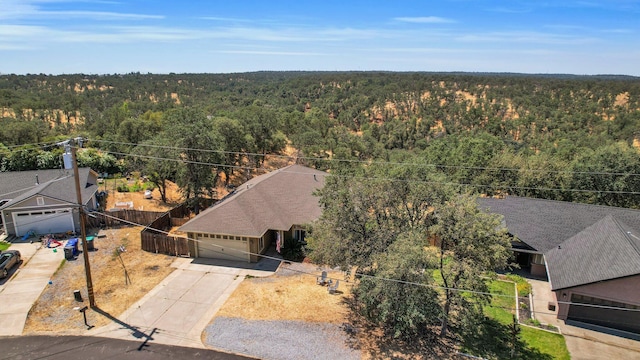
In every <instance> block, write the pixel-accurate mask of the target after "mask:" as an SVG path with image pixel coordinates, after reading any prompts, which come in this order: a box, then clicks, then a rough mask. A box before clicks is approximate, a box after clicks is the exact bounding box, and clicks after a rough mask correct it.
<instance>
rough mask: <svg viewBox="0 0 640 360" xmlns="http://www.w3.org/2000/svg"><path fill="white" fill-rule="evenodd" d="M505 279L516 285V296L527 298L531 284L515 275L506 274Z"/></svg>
mask: <svg viewBox="0 0 640 360" xmlns="http://www.w3.org/2000/svg"><path fill="white" fill-rule="evenodd" d="M506 278H507V279H509V280H511V281H513V282H515V283H516V284H517V287H518V296H529V294H530V293H531V284H529V283H528V282H527V279H525V278H523V277H522V276H520V275H516V274H507V275H506Z"/></svg>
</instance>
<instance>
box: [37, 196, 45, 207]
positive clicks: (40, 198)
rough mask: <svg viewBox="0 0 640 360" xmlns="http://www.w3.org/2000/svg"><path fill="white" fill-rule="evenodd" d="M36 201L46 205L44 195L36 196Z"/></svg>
mask: <svg viewBox="0 0 640 360" xmlns="http://www.w3.org/2000/svg"><path fill="white" fill-rule="evenodd" d="M36 203H37V204H38V205H44V198H43V197H42V196H38V197H37V198H36Z"/></svg>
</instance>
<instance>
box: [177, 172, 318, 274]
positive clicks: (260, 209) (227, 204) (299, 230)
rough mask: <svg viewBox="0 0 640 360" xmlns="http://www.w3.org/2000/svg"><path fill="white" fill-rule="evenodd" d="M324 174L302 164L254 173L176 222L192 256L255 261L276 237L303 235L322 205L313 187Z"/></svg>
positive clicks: (284, 240)
mask: <svg viewBox="0 0 640 360" xmlns="http://www.w3.org/2000/svg"><path fill="white" fill-rule="evenodd" d="M327 175H328V174H327V173H325V172H322V171H319V170H315V169H311V168H308V167H305V166H302V165H290V166H287V167H285V168H282V169H279V170H275V171H272V172H270V173H267V174H264V175H260V176H258V177H255V178H253V179H251V180H249V181H248V182H246V183H244V184H242V185H241V186H238V187H237V188H236V189H235V190H234V191H233V192H232V193H230V194H229V195H227V196H226V197H225V198H223V199H222V200H220V201H219V202H217V203H216V204H214V205H213V206H212V207H210V208H208V209H206V210H205V211H203V212H201V213H200V214H199V215H198V216H196V217H195V218H193V219H191V220H190V221H189V222H187V223H186V224H184V225H183V226H181V227H180V229H179V230H180V231H183V232H186V233H187V234H188V237H189V238H190V239H195V240H196V241H195V242H193V241H192V242H190V247H191V253H192V254H195V257H203V258H217V259H228V260H245V261H248V262H256V261H258V260H259V256H257V255H255V254H263V253H265V252H266V251H267V249H268V248H269V246H270V245H271V244H274V243H275V242H276V240H277V238H278V237H279V238H280V239H281V244H285V243H287V242H290V241H291V240H297V241H303V240H304V236H305V227H304V225H305V224H309V223H311V222H313V221H315V220H317V219H318V218H319V217H320V215H321V213H322V209H321V207H320V203H319V198H318V197H316V196H314V195H313V193H314V192H315V191H316V190H318V189H320V188H322V187H323V186H324V180H325V177H326V176H327Z"/></svg>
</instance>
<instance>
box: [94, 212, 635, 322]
mask: <svg viewBox="0 0 640 360" xmlns="http://www.w3.org/2000/svg"><path fill="white" fill-rule="evenodd" d="M90 214H99V215H102V216H105V217H108V218H111V219H115V220H118V221H122V222H124V223H127V224H130V225H135V226H141V227H144V228H145V229H151V230H153V231H157V232H159V233H161V234H165V235H170V233H169V232H167V231H164V230H160V229H156V228H152V227H150V226H145V225H142V224H138V223H135V222H133V221H129V220H124V219H121V218H119V217H116V216H111V215H108V214H105V213H103V212H100V211H93V212H91V213H90ZM182 238H183V239H187V240H191V241H194V242H197V243H204V244H206V245H212V246H214V247H219V248H223V249H224V248H225V247H224V246H222V245H218V244H214V243H210V242H205V241H203V240H199V239H193V238H190V237H182ZM227 250H232V251H235V252H239V253H241V254H245V255H254V256H257V257H262V258H265V259H271V260H276V261H280V262H283V261H284V262H285V263H286V261H285V260H283V259H281V258H276V257H273V256H269V255H264V254H259V253H253V252H250V251H246V250H239V249H233V248H227ZM287 270H290V271H294V272H299V273H302V274H306V275H311V276H316V277H317V276H318V274H316V273H310V272H308V271H303V270H297V269H290V268H287ZM354 276H360V277H367V278H371V279H375V280H382V281H388V282H395V283H400V284H405V285H413V286H422V287H428V288H434V289H440V290H450V291H457V292H465V293H472V294H478V295H488V296H491V297H494V296H495V297H509V298H512V297H515V296H514V295H504V294H494V293H490V292H485V291H476V290H468V289H460V288H452V287H446V286H440V285H432V284H423V283H418V282H413V281H405V280H398V279H391V278H384V277H380V276H372V275H367V274H363V273H359V272H355V273H354ZM338 280H339V279H338ZM559 303H563V304H569V305H588V306H590V307H596V308H609V309H611V308H612V309H615V310H623V311H632V312H640V309H628V308H616V307H610V306H604V305H593V304H583V303H576V302H566V301H563V302H560V301H559ZM512 310H515V308H512Z"/></svg>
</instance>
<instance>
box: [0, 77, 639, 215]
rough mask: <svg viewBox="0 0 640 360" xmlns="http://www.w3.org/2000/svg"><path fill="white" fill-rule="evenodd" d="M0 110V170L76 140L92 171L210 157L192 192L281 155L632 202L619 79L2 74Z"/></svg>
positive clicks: (635, 119)
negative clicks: (209, 171)
mask: <svg viewBox="0 0 640 360" xmlns="http://www.w3.org/2000/svg"><path fill="white" fill-rule="evenodd" d="M0 109H1V115H2V118H1V119H0V121H1V122H2V126H1V127H0V142H1V143H2V144H3V145H2V149H0V157H2V169H3V170H4V171H10V170H24V169H33V168H50V167H57V166H59V164H60V160H59V155H60V152H61V149H58V148H57V147H43V146H42V145H43V144H42V143H46V144H49V143H52V142H55V141H56V140H59V139H65V138H68V137H69V136H70V135H76V134H80V135H82V136H85V137H86V138H88V139H89V140H90V141H89V146H90V147H93V148H95V149H90V150H88V151H85V152H84V154H81V156H80V159H79V160H80V161H81V162H82V163H83V164H85V165H90V166H92V167H94V168H95V169H97V170H99V171H104V172H111V173H113V172H121V171H127V170H132V169H142V170H143V171H145V172H147V173H153V174H155V176H156V177H157V179H159V180H158V183H159V184H161V180H162V179H171V180H175V181H178V182H179V183H182V184H183V185H185V186H186V184H187V183H188V182H189V181H193V176H195V175H194V174H195V173H196V172H197V171H196V170H197V169H199V168H200V167H202V165H201V164H203V163H208V164H215V165H213V167H214V169H215V171H214V172H213V175H212V176H211V178H207V179H204V180H203V181H204V182H202V183H199V185H198V183H196V184H195V186H194V187H192V188H191V189H190V190H187V193H188V194H189V195H192V196H202V195H206V193H208V192H211V191H213V190H211V191H207V189H213V188H215V186H213V185H214V184H215V183H216V182H219V181H222V180H225V181H226V180H228V179H229V176H228V175H231V173H233V172H234V171H235V172H237V170H242V172H243V173H244V172H246V170H247V168H259V167H261V166H262V165H263V160H264V157H263V156H262V155H263V154H272V155H273V154H283V153H284V152H285V150H286V152H287V153H288V154H293V155H294V156H296V157H297V158H298V161H299V162H303V163H305V164H307V165H312V166H316V167H318V168H322V169H332V168H336V167H338V166H343V165H345V164H349V163H350V162H347V161H336V160H350V161H353V160H357V161H361V162H367V163H369V164H370V166H371V167H386V168H387V169H386V170H384V171H382V170H381V171H382V173H383V174H384V176H394V172H393V171H391V170H389V169H388V168H390V167H395V168H397V167H399V166H401V165H400V164H405V165H406V164H417V165H413V166H424V167H429V168H432V169H435V171H437V172H441V173H442V175H443V176H444V180H443V181H446V182H448V183H452V184H456V185H457V186H461V187H463V188H465V189H467V190H470V191H477V192H480V193H485V194H490V195H492V194H498V193H501V194H517V195H526V196H536V197H544V198H550V199H560V200H570V201H583V202H591V203H600V204H607V205H617V206H626V207H636V208H638V207H640V196H639V194H638V193H639V192H640V176H639V175H638V174H640V157H639V156H638V150H637V146H638V145H640V144H639V143H638V141H639V140H640V133H639V132H638V130H639V129H640V79H638V78H632V77H604V76H603V77H593V76H591V77H579V76H560V75H558V76H551V75H546V76H534V75H518V74H465V73H463V74H456V73H444V74H438V73H374V72H342V73H330V72H326V73H325V72H260V73H243V74H169V75H154V74H146V75H145V74H138V73H136V74H128V75H102V76H96V75H82V74H76V75H60V76H47V75H26V76H18V75H1V76H0ZM25 144H29V145H25ZM33 144H37V145H33ZM148 145H154V146H148ZM169 147H172V148H169ZM176 147H178V148H181V149H176ZM197 149H208V150H213V151H209V152H202V151H198V150H197ZM131 154H133V155H135V156H130V155H131ZM247 154H248V155H247ZM158 158H173V159H178V158H180V159H182V160H185V159H188V160H190V162H187V163H186V164H182V165H180V166H178V164H177V163H176V162H175V161H174V162H169V161H166V160H164V161H163V160H159V159H158ZM168 163H171V164H168ZM198 164H200V165H198ZM181 166H182V168H181ZM185 166H186V167H191V168H189V169H185V168H184V167H185ZM209 168H210V167H209ZM222 175H224V176H222ZM381 176H383V175H381ZM189 177H191V179H190V180H189V179H188V178H189ZM200 185H201V186H200ZM202 189H204V190H202Z"/></svg>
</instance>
